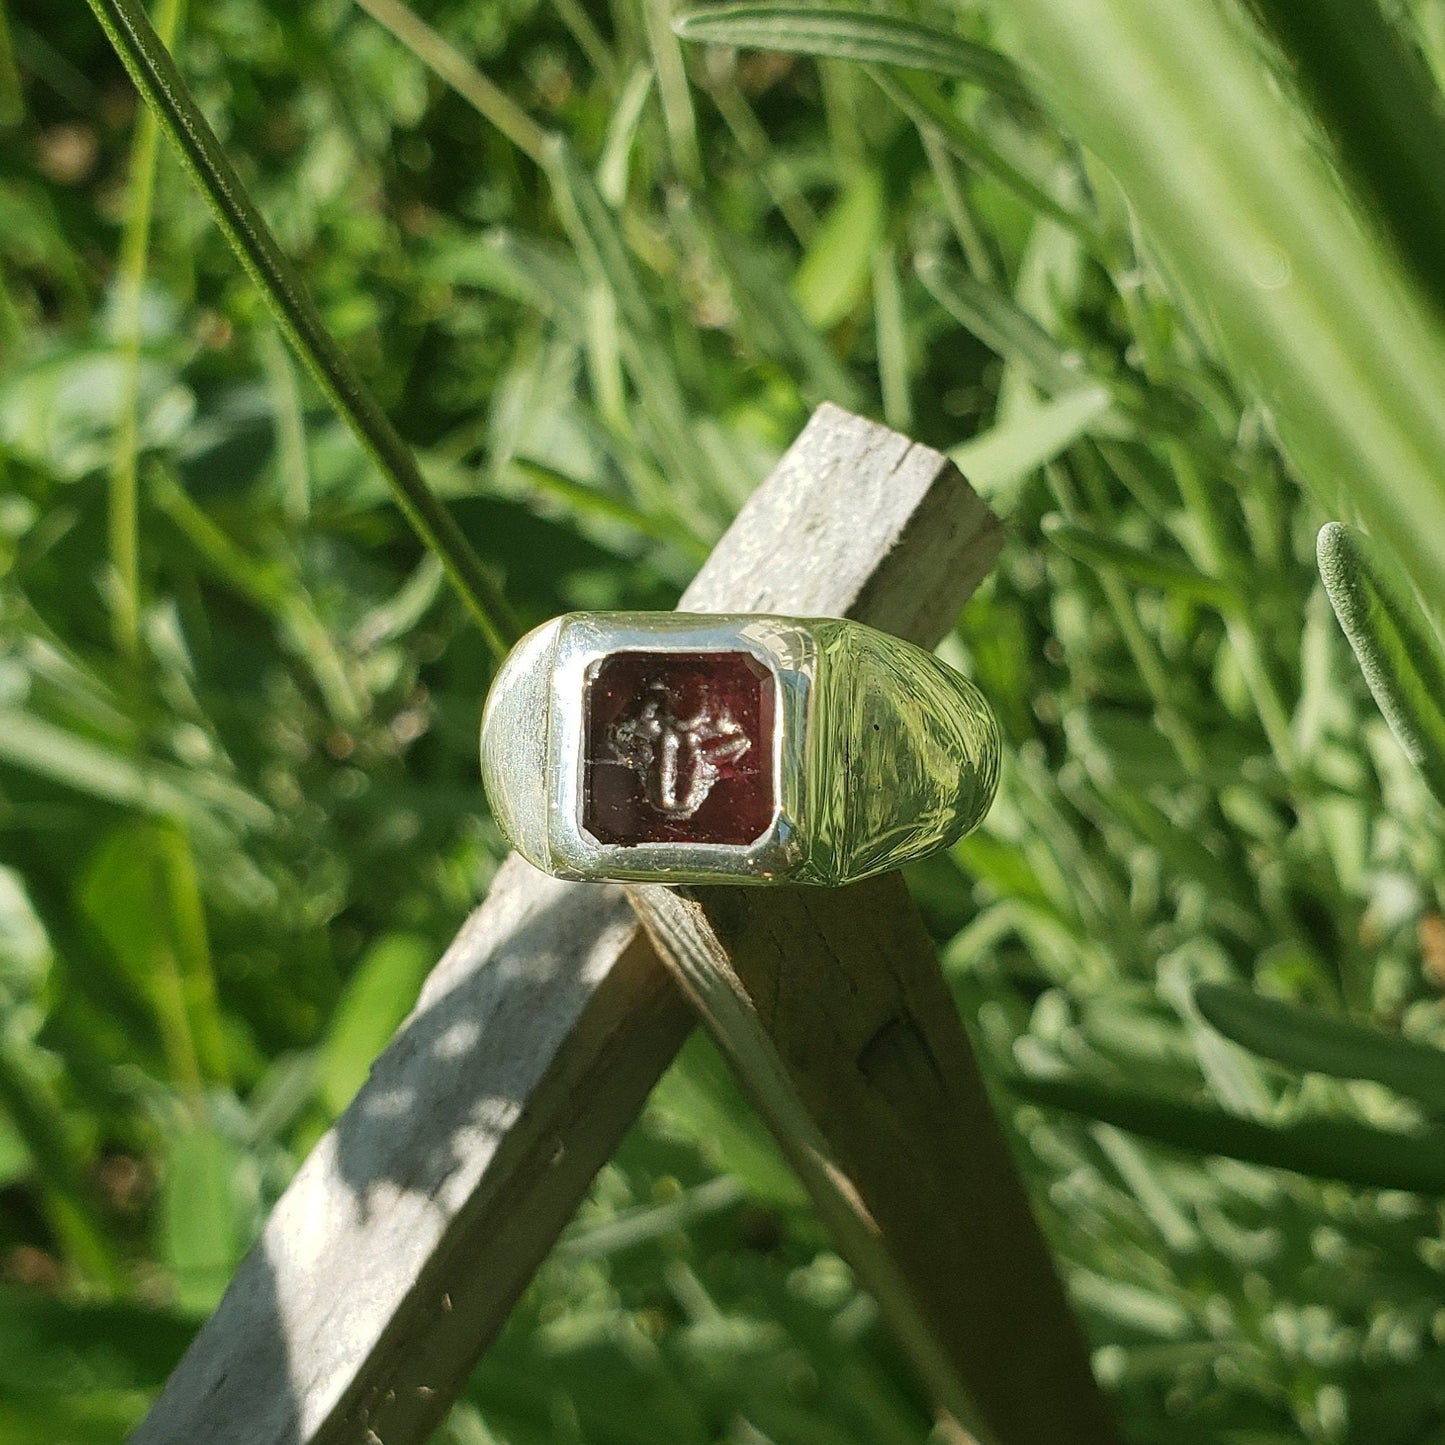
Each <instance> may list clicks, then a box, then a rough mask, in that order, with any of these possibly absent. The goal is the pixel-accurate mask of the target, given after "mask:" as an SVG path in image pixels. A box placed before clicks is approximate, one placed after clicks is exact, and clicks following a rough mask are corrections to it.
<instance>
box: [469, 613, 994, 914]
mask: <svg viewBox="0 0 1445 1445" xmlns="http://www.w3.org/2000/svg"><path fill="white" fill-rule="evenodd" d="M481 746H482V777H483V781H484V783H485V785H486V790H487V796H488V798H489V799H490V801H491V805H492V812H493V815H494V816H495V817H496V820H497V823H498V825H499V826H500V828H501V830H502V832H503V833H504V834H505V835H506V837H507V840H508V841H509V842H510V843H511V845H512V846H513V847H514V848H515V849H516V850H517V852H519V853H520V854H521V855H522V856H523V857H524V858H526V859H527V860H528V862H530V863H532V864H533V865H535V866H536V867H538V868H540V869H542V871H543V872H546V873H551V874H553V875H554V876H556V877H559V878H571V879H594V880H596V879H612V880H617V881H644V880H650V881H659V882H666V883H811V884H822V885H825V886H833V887H836V886H838V885H840V884H844V883H852V882H854V881H856V880H857V879H860V878H866V877H868V876H869V875H870V874H874V873H881V872H884V871H886V870H888V869H890V868H897V867H899V866H900V865H901V864H904V863H908V862H912V861H913V860H914V859H917V858H921V857H924V856H925V855H926V854H929V853H933V852H936V851H937V850H939V849H941V848H946V847H947V846H948V845H949V844H951V843H953V842H955V841H956V840H957V839H958V838H960V837H962V836H963V834H964V833H966V832H968V831H969V829H971V828H973V827H975V826H976V825H977V824H978V823H979V822H980V821H981V820H982V818H983V816H984V814H985V813H986V812H987V811H988V807H989V804H990V803H991V802H992V801H993V795H994V791H995V789H996V787H997V784H998V771H999V752H1000V744H999V732H998V724H997V723H996V722H995V720H994V716H993V713H992V712H991V711H990V710H989V707H988V704H987V703H986V702H985V701H984V699H983V696H982V694H980V693H979V691H978V689H977V688H975V687H974V686H973V684H972V683H970V682H969V681H967V680H966V679H965V678H963V677H961V676H960V675H959V674H958V673H956V672H955V671H953V669H952V668H950V667H947V666H945V665H944V664H943V663H941V662H940V661H939V660H938V659H937V658H936V657H934V656H933V655H932V654H931V653H928V652H925V651H923V649H922V648H919V647H914V646H912V645H911V644H910V643H907V642H902V641H900V640H899V639H898V638H896V637H891V636H889V635H888V634H887V633H883V632H878V631H876V630H875V629H873V628H871V627H866V626H864V625H863V624H862V623H858V622H844V621H839V620H837V619H835V618H808V619H804V618H795V617H769V616H752V615H749V616H713V615H704V614H691V613H683V612H633V613H624V612H573V613H569V614H567V615H566V616H564V617H558V618H554V619H553V620H552V621H551V622H547V623H544V624H543V625H542V626H541V627H538V628H536V629H535V630H534V631H532V632H529V633H528V634H527V636H526V637H524V638H523V639H522V640H521V641H520V642H519V643H518V644H517V645H516V647H515V648H513V650H512V652H511V654H510V655H509V656H508V658H507V660H506V661H505V662H504V663H503V664H502V667H501V670H500V672H499V673H498V674H497V677H496V681H495V682H494V683H493V685H492V689H491V692H490V693H489V694H488V697H487V701H486V706H485V708H484V710H483V714H482V745H481Z"/></svg>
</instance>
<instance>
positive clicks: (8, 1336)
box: [0, 1285, 195, 1438]
mask: <svg viewBox="0 0 1445 1445" xmlns="http://www.w3.org/2000/svg"><path fill="white" fill-rule="evenodd" d="M194 1332H195V1327H194V1325H193V1324H192V1323H191V1322H190V1321H189V1320H183V1319H180V1318H178V1317H177V1316H176V1315H174V1314H169V1313H166V1312H164V1311H161V1310H154V1309H141V1308H138V1307H137V1306H135V1305H131V1304H76V1303H69V1302H65V1301H61V1300H57V1299H50V1298H46V1297H43V1296H40V1295H36V1294H32V1293H31V1292H29V1291H28V1290H23V1289H18V1288H16V1287H15V1286H13V1285H0V1398H4V1399H5V1400H6V1401H7V1402H11V1401H18V1400H20V1399H33V1400H45V1401H48V1402H52V1403H53V1402H54V1401H55V1400H56V1399H57V1398H58V1397H61V1396H73V1395H80V1394H82V1393H85V1394H88V1393H90V1392H92V1391H111V1390H122V1391H130V1390H144V1391H151V1390H155V1389H158V1388H159V1387H160V1386H161V1385H163V1384H164V1383H165V1381H166V1377H167V1376H168V1375H169V1374H170V1372H171V1370H173V1369H174V1368H175V1366H176V1363H177V1361H179V1359H180V1357H181V1355H182V1354H184V1353H185V1350H186V1346H187V1345H188V1344H189V1343H190V1340H191V1336H192V1335H193V1334H194ZM47 1438H53V1437H51V1436H49V1435H48V1433H47Z"/></svg>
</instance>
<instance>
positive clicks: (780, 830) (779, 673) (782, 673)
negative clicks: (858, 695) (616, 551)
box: [546, 613, 817, 882]
mask: <svg viewBox="0 0 1445 1445" xmlns="http://www.w3.org/2000/svg"><path fill="white" fill-rule="evenodd" d="M619 652H743V653H747V654H748V655H750V656H751V657H753V658H754V659H756V661H758V662H759V663H761V664H762V666H763V667H765V668H766V669H767V671H768V673H769V674H770V676H771V677H772V680H773V689H774V694H773V704H774V705H773V737H772V747H773V778H774V781H775V797H776V799H777V806H776V808H775V810H774V813H773V820H772V824H771V826H770V827H769V828H768V830H767V832H765V833H764V834H763V835H762V836H761V837H759V838H757V839H755V840H754V841H753V842H752V843H747V844H739V843H675V842H669V843H635V844H621V843H602V842H599V841H598V840H597V839H596V838H594V837H593V836H592V835H591V834H590V833H588V832H587V830H586V829H585V828H584V826H583V823H582V818H583V787H584V779H585V771H586V758H585V747H584V741H585V740H584V736H583V733H584V726H585V724H584V718H583V711H584V709H583V699H584V692H585V687H586V682H587V673H588V669H589V668H590V667H591V666H592V664H593V663H595V662H598V661H600V660H601V659H602V658H605V657H609V656H611V655H612V654H614V653H619ZM816 662H817V647H816V645H815V643H814V640H813V638H812V636H811V635H810V634H809V632H808V631H807V629H806V628H805V627H804V626H801V625H799V624H797V623H794V622H790V621H788V620H787V619H783V618H776V617H757V618H751V619H749V620H747V621H746V622H744V623H742V624H741V625H739V623H738V621H737V620H736V619H721V618H720V619H718V620H717V621H712V620H710V619H707V618H704V617H702V616H699V615H696V614H693V615H688V614H671V615H666V614H664V615H659V614H657V613H648V614H645V615H636V614H627V613H610V614H609V613H601V614H598V613H593V614H585V613H584V614H573V615H571V616H568V617H565V618H563V619H561V622H560V627H559V630H558V635H557V641H556V651H555V653H554V661H553V667H552V676H551V688H550V700H549V705H548V716H547V747H546V775H547V778H548V808H547V849H548V852H549V853H550V855H551V862H552V865H553V870H554V871H555V872H556V873H557V874H558V875H559V876H562V877H574V878H596V877H608V878H619V879H629V878H631V879H650V878H656V877H658V876H659V875H667V874H678V873H686V874H687V875H688V876H689V877H690V878H693V879H696V880H698V881H709V882H713V881H715V882H727V881H729V880H745V879H746V880H752V881H761V880H764V879H769V878H777V877H782V876H786V875H787V874H788V873H789V872H790V870H792V869H794V868H795V867H796V866H797V864H798V862H799V860H800V858H801V857H802V856H803V853H804V847H805V840H804V838H803V837H802V833H801V825H802V820H803V819H804V818H806V816H807V806H806V803H807V799H806V796H805V792H806V786H807V769H806V766H805V753H806V743H807V732H808V717H809V711H810V707H811V702H812V697H813V692H814V678H815V672H816Z"/></svg>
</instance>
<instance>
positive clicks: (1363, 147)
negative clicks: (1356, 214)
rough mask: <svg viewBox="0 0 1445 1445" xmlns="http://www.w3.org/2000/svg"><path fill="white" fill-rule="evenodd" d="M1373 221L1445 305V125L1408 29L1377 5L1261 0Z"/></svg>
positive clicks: (1257, 2) (1360, 0) (1368, 0)
mask: <svg viewBox="0 0 1445 1445" xmlns="http://www.w3.org/2000/svg"><path fill="white" fill-rule="evenodd" d="M1254 8H1255V10H1256V12H1257V13H1258V15H1259V16H1260V18H1261V19H1262V21H1263V22H1264V24H1265V26H1266V28H1267V29H1269V30H1270V31H1271V32H1272V33H1273V34H1274V37H1275V39H1276V40H1277V41H1278V42H1279V44H1280V47H1281V48H1282V49H1283V51H1284V53H1285V57H1286V59H1287V60H1288V61H1289V62H1290V64H1291V66H1292V68H1293V70H1294V72H1295V75H1296V77H1297V78H1298V80H1299V81H1300V84H1301V88H1302V90H1303V91H1304V94H1305V96H1306V98H1307V99H1308V100H1309V102H1310V103H1311V105H1312V107H1313V109H1314V111H1315V114H1316V115H1317V116H1318V117H1319V119H1320V121H1321V123H1322V124H1323V125H1324V127H1325V129H1326V130H1327V131H1328V132H1329V134H1330V137H1331V139H1332V140H1333V141H1334V143H1335V146H1336V149H1337V151H1338V153H1339V157H1340V160H1341V161H1342V163H1343V169H1344V170H1345V173H1346V174H1347V176H1348V177H1349V179H1350V180H1351V182H1353V184H1354V186H1355V189H1356V190H1357V191H1358V192H1359V194H1360V197H1361V199H1362V200H1363V201H1364V203H1365V209H1366V211H1367V213H1368V215H1369V216H1370V219H1371V220H1372V221H1374V222H1376V223H1377V224H1379V225H1381V226H1383V227H1384V228H1385V229H1386V230H1387V231H1388V233H1389V235H1390V236H1391V238H1392V239H1393V241H1394V243H1395V245H1396V246H1397V247H1398V249H1399V251H1400V254H1401V255H1402V257H1403V258H1404V259H1405V261H1406V263H1407V264H1408V265H1409V266H1410V268H1411V269H1412V270H1413V271H1414V273H1415V276H1416V278H1417V279H1418V280H1419V281H1420V283H1421V285H1422V286H1424V287H1425V289H1426V290H1427V291H1429V293H1430V294H1431V295H1432V296H1433V297H1434V299H1435V304H1436V305H1437V306H1440V307H1441V308H1442V309H1445V172H1442V170H1441V167H1440V157H1441V155H1442V154H1445V119H1442V116H1441V111H1440V97H1439V93H1438V92H1437V91H1436V89H1435V86H1434V85H1433V84H1432V81H1431V77H1430V74H1429V72H1428V71H1427V70H1426V69H1425V67H1424V65H1423V64H1422V63H1421V59H1420V56H1419V55H1418V54H1416V53H1414V52H1413V51H1412V50H1411V49H1410V48H1409V47H1408V46H1407V45H1406V43H1405V36H1404V34H1403V33H1402V28H1403V27H1402V26H1401V25H1399V24H1398V23H1392V22H1391V21H1390V20H1389V19H1387V18H1386V16H1385V14H1384V12H1383V11H1382V9H1381V7H1380V6H1379V5H1378V4H1377V3H1376V0H1311V3H1310V4H1308V5H1301V4H1300V3H1299V0H1254Z"/></svg>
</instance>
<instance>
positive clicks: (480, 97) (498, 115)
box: [91, 0, 548, 166]
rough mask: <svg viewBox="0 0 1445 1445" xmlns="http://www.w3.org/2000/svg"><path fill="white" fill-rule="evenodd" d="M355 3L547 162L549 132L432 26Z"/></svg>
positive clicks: (383, 0)
mask: <svg viewBox="0 0 1445 1445" xmlns="http://www.w3.org/2000/svg"><path fill="white" fill-rule="evenodd" d="M91 3H92V4H94V3H95V0H91ZM112 3H113V0H112ZM356 3H357V5H358V6H360V8H361V9H363V10H365V11H366V13H367V14H368V15H370V16H371V18H372V19H373V20H375V21H376V22H377V24H378V25H380V26H382V27H383V28H384V29H386V30H389V31H390V32H391V33H392V34H393V35H394V36H395V37H396V38H397V39H398V40H399V41H401V43H402V44H403V45H405V46H406V48H407V49H408V50H410V51H411V52H412V54H413V55H415V56H416V57H417V59H418V60H420V61H422V62H423V64H425V65H426V66H427V67H428V68H429V69H431V70H433V71H435V72H436V74H437V75H438V76H439V77H440V78H441V79H442V80H444V81H446V83H447V84H448V85H449V86H451V88H452V89H453V90H455V91H456V93H457V94H458V95H460V96H461V97H462V99H463V100H465V101H466V102H467V103H468V104H469V105H470V106H472V107H473V109H475V110H476V111H478V112H479V113H480V114H481V116H482V117H483V119H485V120H486V121H487V122H488V123H489V124H491V125H493V126H495V127H496V128H497V129H498V130H499V131H501V133H502V134H503V135H504V136H506V138H507V139H508V140H509V141H511V143H512V144H513V145H514V146H516V147H517V149H518V150H519V151H521V152H522V154H523V155H524V156H526V157H527V158H528V159H529V160H532V161H534V162H535V163H536V164H537V165H539V166H545V165H546V164H547V149H548V147H547V132H546V131H544V130H543V129H542V127H541V126H539V125H538V124H537V122H536V121H534V120H533V119H532V117H531V116H529V115H528V114H527V112H526V111H524V110H523V109H522V107H521V106H519V105H518V104H517V102H516V101H514V100H513V99H512V97H511V96H510V95H508V94H507V93H506V91H504V90H503V89H502V88H501V87H500V86H498V85H495V84H494V83H493V82H492V81H490V80H488V79H487V77H486V76H485V75H483V74H482V72H481V71H480V70H478V69H477V68H476V66H474V65H472V64H470V63H469V62H468V61H467V60H466V59H465V57H463V56H462V55H461V54H460V53H459V52H458V51H457V50H456V48H455V47H454V46H453V45H451V44H450V43H449V42H448V41H447V40H445V39H444V38H443V37H442V36H441V35H439V34H438V33H437V32H436V31H435V30H433V29H432V28H431V26H430V25H428V24H426V22H425V21H423V20H422V19H421V18H420V17H419V16H417V15H415V14H413V13H412V11H411V10H409V9H408V8H407V7H406V6H405V5H403V4H401V3H400V0H356Z"/></svg>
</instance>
